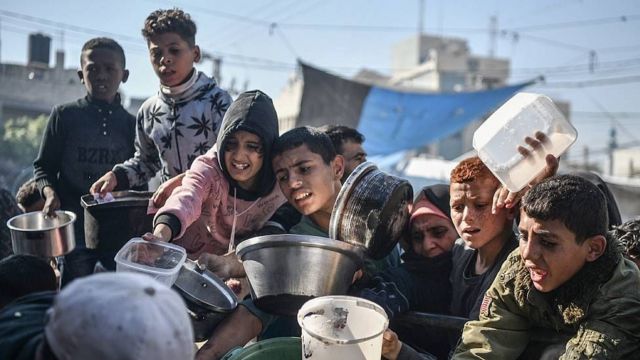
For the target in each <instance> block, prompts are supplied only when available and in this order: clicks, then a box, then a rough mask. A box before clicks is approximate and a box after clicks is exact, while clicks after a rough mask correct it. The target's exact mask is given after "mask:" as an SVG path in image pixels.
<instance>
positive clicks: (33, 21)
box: [0, 0, 640, 160]
mask: <svg viewBox="0 0 640 360" xmlns="http://www.w3.org/2000/svg"><path fill="white" fill-rule="evenodd" d="M106 4H108V5H106ZM423 4H424V6H423V11H422V14H423V31H424V32H425V33H427V34H434V35H442V36H451V37H457V38H463V39H466V40H467V41H468V43H469V47H470V49H471V52H472V53H473V54H478V55H488V54H489V48H490V44H491V40H490V39H491V37H490V31H489V27H490V26H489V24H490V18H491V17H492V16H495V17H496V19H497V29H498V30H497V35H496V36H495V42H494V44H495V47H494V50H495V55H496V56H497V57H500V58H506V59H508V60H510V61H511V68H512V71H511V78H510V80H509V82H510V83H516V82H519V81H523V80H528V79H531V78H535V77H537V76H539V75H542V76H544V77H545V79H546V82H545V83H541V84H539V85H536V86H533V87H529V88H527V91H530V92H537V93H542V94H545V95H548V96H550V97H552V98H553V99H559V100H564V101H569V102H570V103H571V109H572V113H571V121H572V122H573V123H574V125H575V126H576V128H577V129H578V132H579V136H578V141H577V143H576V144H575V145H574V147H573V149H572V151H571V155H570V159H571V160H580V159H581V158H582V153H583V151H582V149H583V148H584V147H585V146H588V147H589V149H590V152H591V157H590V158H591V159H592V160H602V159H604V156H605V151H603V150H604V149H605V148H606V146H607V144H608V140H609V131H610V128H611V127H612V126H614V127H615V128H616V130H617V141H618V143H619V144H620V145H629V144H633V143H635V142H639V143H640V109H639V108H638V104H640V37H639V36H638V35H639V34H640V1H635V0H610V1H601V0H579V1H576V0H573V1H571V0H564V1H559V0H536V1H533V0H519V1H509V0H425V1H424V2H423ZM174 6H175V7H180V8H182V9H184V10H185V11H187V12H189V13H190V14H191V16H192V18H193V19H194V21H195V22H196V24H197V26H198V33H197V35H196V42H197V43H198V44H199V45H200V47H201V48H202V50H203V51H205V52H207V53H210V54H212V55H214V56H218V57H221V58H222V76H221V84H222V86H223V87H229V86H231V85H232V84H235V87H236V88H242V87H243V86H244V85H245V84H246V85H247V86H248V88H250V89H253V88H257V89H261V90H263V91H265V92H266V93H267V94H270V95H271V96H272V97H274V98H276V97H277V96H278V95H279V94H280V92H281V91H282V89H283V87H285V86H286V84H287V81H288V80H289V79H290V78H291V76H292V73H293V71H294V70H295V63H296V59H298V58H299V59H302V60H304V61H306V62H309V63H311V64H313V65H315V66H317V67H320V68H324V69H326V70H328V71H330V72H333V73H335V74H338V75H343V76H345V77H350V76H352V75H354V74H355V73H356V72H357V71H358V70H359V69H361V68H363V67H366V68H369V69H374V70H377V71H379V72H381V73H386V74H388V73H389V72H390V68H391V48H392V46H393V44H395V43H397V42H399V41H401V40H403V39H406V38H407V37H409V36H414V35H415V34H416V32H417V29H418V23H419V14H420V1H419V0H398V1H388V0H308V1H299V0H278V1H275V0H274V1H266V0H265V1H244V0H234V1H213V0H190V1H187V0H180V1H164V0H136V1H131V0H129V1H125V0H111V1H109V2H93V1H78V0H64V1H44V0H21V1H3V2H2V3H1V4H0V41H1V42H0V61H2V62H5V63H25V62H26V60H27V37H28V33H30V32H34V31H41V32H44V33H47V34H49V35H50V36H52V38H53V41H52V50H57V49H63V50H64V51H65V52H66V60H65V66H66V67H69V68H75V67H77V66H78V65H79V64H78V62H79V60H78V59H79V54H80V48H81V46H82V44H83V43H84V42H85V41H86V40H88V39H90V38H91V37H95V36H110V37H113V38H114V39H116V40H118V41H119V42H120V43H121V44H122V45H123V47H124V49H125V52H126V56H127V67H128V69H129V70H130V72H131V75H130V77H129V81H128V82H127V83H126V84H124V85H123V87H122V90H123V92H124V94H125V95H126V96H134V97H147V96H150V95H151V94H153V93H154V92H155V91H156V90H157V87H158V80H157V78H156V77H155V75H154V74H153V71H152V68H151V65H150V63H149V60H148V55H147V50H146V44H145V42H144V40H143V38H142V36H141V35H140V29H141V28H142V25H143V22H144V19H145V17H146V16H147V15H148V14H149V13H150V12H151V11H153V10H155V9H159V8H169V7H174ZM52 53H53V51H52ZM52 59H53V55H52ZM198 68H199V69H201V70H203V71H205V72H207V73H210V72H211V68H212V64H211V62H210V61H205V62H203V63H202V64H200V65H199V66H198Z"/></svg>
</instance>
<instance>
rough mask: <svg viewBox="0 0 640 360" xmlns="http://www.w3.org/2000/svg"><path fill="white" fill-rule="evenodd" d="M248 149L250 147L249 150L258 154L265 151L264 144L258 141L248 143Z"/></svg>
mask: <svg viewBox="0 0 640 360" xmlns="http://www.w3.org/2000/svg"><path fill="white" fill-rule="evenodd" d="M247 149H249V151H252V152H255V153H258V154H262V152H263V149H262V145H260V144H256V143H249V144H247Z"/></svg>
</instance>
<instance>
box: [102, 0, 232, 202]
mask: <svg viewBox="0 0 640 360" xmlns="http://www.w3.org/2000/svg"><path fill="white" fill-rule="evenodd" d="M142 35H143V36H144V38H145V39H146V41H147V47H148V48H149V55H150V59H151V65H152V66H153V69H154V71H155V73H156V75H157V76H158V79H160V91H158V93H157V94H156V95H154V96H152V97H150V98H149V99H147V100H146V101H145V102H144V104H142V107H141V108H140V111H138V116H137V119H136V124H137V126H136V140H135V149H136V152H135V155H134V156H133V157H132V158H130V159H128V160H127V161H124V162H121V163H120V164H118V165H116V166H115V167H113V170H111V171H109V172H107V173H106V174H105V175H104V176H102V177H101V178H100V179H98V181H96V182H95V183H94V184H93V185H92V186H91V190H90V192H91V193H100V195H101V196H104V195H105V194H106V193H107V192H110V191H113V190H120V189H128V188H131V187H133V186H138V185H143V184H146V183H147V182H148V181H149V179H151V178H152V177H153V176H155V174H156V173H157V172H158V171H159V170H160V169H162V174H161V175H162V181H163V182H165V181H167V180H169V179H171V178H174V177H175V176H176V175H179V174H183V173H184V171H186V170H187V169H188V168H189V167H190V166H191V164H192V163H193V161H194V160H195V158H196V157H197V156H199V155H203V154H204V153H206V152H207V150H209V149H210V148H212V147H213V145H214V144H215V142H216V137H217V136H218V130H219V127H220V123H221V122H222V117H223V115H224V113H225V111H226V110H227V108H228V107H229V104H230V103H231V97H230V96H229V94H227V92H226V91H224V90H222V89H220V88H219V87H218V86H217V84H216V81H215V79H212V78H209V77H207V76H206V75H205V74H204V73H201V72H198V71H197V70H196V69H195V67H194V63H196V62H198V61H200V56H201V55H200V48H199V47H198V46H197V45H196V43H195V35H196V25H195V23H194V22H193V21H192V20H191V17H190V16H189V15H188V14H186V13H185V12H183V11H182V10H179V9H171V10H156V11H154V12H152V13H151V14H150V15H149V16H148V17H147V19H146V20H145V23H144V28H143V29H142ZM182 176H183V175H181V176H180V177H178V178H176V179H175V180H173V181H172V182H169V183H167V184H164V187H170V188H171V189H170V190H172V189H173V188H175V187H176V186H178V185H179V184H180V180H181V178H182ZM174 181H175V183H174ZM166 194H171V191H166ZM162 202H164V201H162Z"/></svg>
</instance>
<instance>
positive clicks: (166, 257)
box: [114, 238, 187, 286]
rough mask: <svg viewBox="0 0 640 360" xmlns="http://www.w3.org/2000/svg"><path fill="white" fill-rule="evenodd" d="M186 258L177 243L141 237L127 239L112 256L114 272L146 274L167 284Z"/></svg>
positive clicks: (170, 284)
mask: <svg viewBox="0 0 640 360" xmlns="http://www.w3.org/2000/svg"><path fill="white" fill-rule="evenodd" d="M186 259H187V252H186V250H185V249H184V248H182V247H180V246H178V245H174V244H169V243H166V242H162V241H146V240H143V239H142V238H133V239H131V240H129V241H128V242H127V243H126V244H125V245H124V246H123V247H122V249H120V251H118V253H117V254H116V257H115V258H114V260H115V261H116V272H120V271H131V272H138V273H143V274H147V275H149V276H151V277H153V278H154V279H156V280H158V281H160V282H161V283H163V284H166V285H167V286H172V285H173V283H174V282H175V281H176V279H177V278H178V273H179V272H180V269H181V268H182V265H183V264H184V262H185V260H186Z"/></svg>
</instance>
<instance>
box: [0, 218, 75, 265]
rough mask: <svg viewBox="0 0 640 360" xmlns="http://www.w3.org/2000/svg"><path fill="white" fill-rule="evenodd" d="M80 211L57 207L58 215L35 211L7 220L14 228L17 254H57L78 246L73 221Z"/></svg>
mask: <svg viewBox="0 0 640 360" xmlns="http://www.w3.org/2000/svg"><path fill="white" fill-rule="evenodd" d="M74 221H76V214H74V213H73V212H71V211H63V210H57V211H56V216H55V217H50V216H45V214H44V213H43V212H42V211H34V212H30V213H26V214H22V215H18V216H14V217H12V218H11V219H9V220H8V221H7V227H8V228H9V229H10V230H11V246H12V247H13V252H14V253H16V254H27V255H35V256H40V257H55V256H62V255H65V254H67V253H69V252H70V251H71V250H73V248H75V247H76V237H75V235H74V234H73V223H74Z"/></svg>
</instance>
